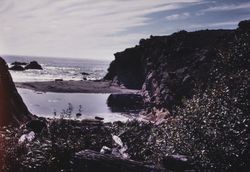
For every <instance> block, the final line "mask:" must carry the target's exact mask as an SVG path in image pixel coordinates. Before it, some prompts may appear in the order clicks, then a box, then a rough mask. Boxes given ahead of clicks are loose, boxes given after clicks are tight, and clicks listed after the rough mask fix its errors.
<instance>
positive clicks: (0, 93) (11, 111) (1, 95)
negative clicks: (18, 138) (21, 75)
mask: <svg viewBox="0 0 250 172" xmlns="http://www.w3.org/2000/svg"><path fill="white" fill-rule="evenodd" d="M32 117H33V116H32V115H31V113H30V112H29V110H28V109H27V107H26V105H25V104H24V102H23V100H22V98H21V96H20V95H19V94H18V92H17V89H16V87H15V85H14V83H13V81H12V78H11V75H10V73H9V71H8V66H7V64H6V62H5V61H4V60H3V59H2V58H1V57H0V126H3V125H9V124H14V125H18V124H21V123H23V122H26V121H28V120H29V119H31V118H32Z"/></svg>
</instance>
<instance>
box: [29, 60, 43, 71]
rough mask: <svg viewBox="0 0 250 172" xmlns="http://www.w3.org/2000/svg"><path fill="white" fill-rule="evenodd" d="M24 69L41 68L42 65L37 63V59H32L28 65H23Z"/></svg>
mask: <svg viewBox="0 0 250 172" xmlns="http://www.w3.org/2000/svg"><path fill="white" fill-rule="evenodd" d="M25 69H37V70H42V69H43V68H42V66H41V65H40V64H38V62H37V61H32V62H30V63H29V64H28V65H26V66H25Z"/></svg>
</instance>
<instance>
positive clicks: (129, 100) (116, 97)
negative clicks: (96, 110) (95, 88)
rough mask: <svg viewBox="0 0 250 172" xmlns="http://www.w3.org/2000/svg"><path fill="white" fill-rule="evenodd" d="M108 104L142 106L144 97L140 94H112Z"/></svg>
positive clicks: (114, 105)
mask: <svg viewBox="0 0 250 172" xmlns="http://www.w3.org/2000/svg"><path fill="white" fill-rule="evenodd" d="M107 104H108V106H109V107H125V108H126V107H128V108H129V107H134V108H136V107H137V108H141V107H142V106H143V99H142V96H141V95H140V94H110V96H109V97H108V100H107Z"/></svg>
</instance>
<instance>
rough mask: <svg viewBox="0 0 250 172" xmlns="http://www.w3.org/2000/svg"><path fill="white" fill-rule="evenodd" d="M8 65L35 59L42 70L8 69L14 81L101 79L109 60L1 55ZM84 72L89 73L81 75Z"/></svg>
mask: <svg viewBox="0 0 250 172" xmlns="http://www.w3.org/2000/svg"><path fill="white" fill-rule="evenodd" d="M3 58H4V59H5V60H6V62H7V63H8V65H9V66H11V65H10V64H11V63H12V62H14V61H19V62H27V63H28V62H30V61H34V60H35V61H37V62H38V63H39V64H41V65H42V67H43V70H25V71H10V72H11V75H12V78H13V80H14V82H32V81H52V80H55V79H64V80H82V79H83V77H86V78H87V79H88V80H95V79H101V78H103V77H104V75H105V74H106V73H107V68H108V66H109V63H110V62H109V61H99V60H86V59H72V58H69V59H62V58H48V57H26V56H3ZM82 72H86V73H88V74H89V75H88V76H83V75H82V74H81V73H82Z"/></svg>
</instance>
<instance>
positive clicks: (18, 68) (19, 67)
mask: <svg viewBox="0 0 250 172" xmlns="http://www.w3.org/2000/svg"><path fill="white" fill-rule="evenodd" d="M9 70H16V71H24V70H25V69H24V67H22V66H20V65H16V64H15V65H14V66H12V67H10V68H9Z"/></svg>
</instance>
